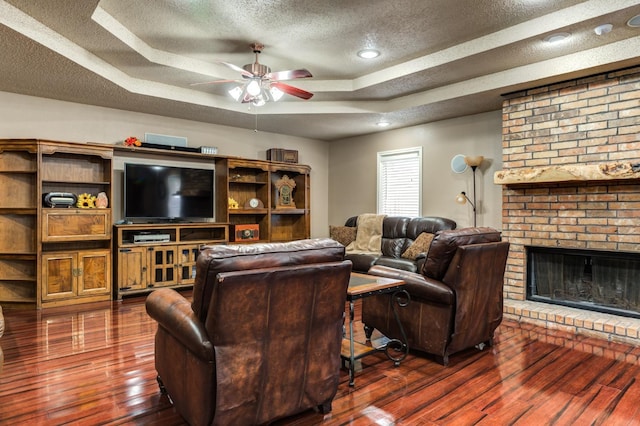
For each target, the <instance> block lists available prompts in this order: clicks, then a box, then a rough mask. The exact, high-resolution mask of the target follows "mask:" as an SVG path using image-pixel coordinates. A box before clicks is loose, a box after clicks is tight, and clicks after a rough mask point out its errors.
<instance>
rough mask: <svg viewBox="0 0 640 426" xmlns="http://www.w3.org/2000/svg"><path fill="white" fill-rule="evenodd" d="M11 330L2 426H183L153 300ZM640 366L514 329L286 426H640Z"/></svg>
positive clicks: (40, 319)
mask: <svg viewBox="0 0 640 426" xmlns="http://www.w3.org/2000/svg"><path fill="white" fill-rule="evenodd" d="M187 295H188V293H187ZM5 320H6V324H7V330H6V332H5V335H4V337H2V338H0V347H1V348H2V351H3V352H4V364H3V366H2V371H1V373H0V424H2V425H5V424H6V425H26V424H28V425H38V424H41V425H59V424H69V425H98V424H101V425H102V424H108V425H118V424H134V425H181V424H183V420H182V419H181V418H180V416H179V415H178V414H177V413H176V412H175V410H174V409H173V407H172V406H171V402H170V400H169V399H168V398H167V397H166V396H162V395H160V393H159V391H158V386H157V383H156V379H155V376H156V373H155V370H154V365H153V336H154V333H155V329H156V324H155V323H154V322H153V321H151V320H150V319H149V317H148V316H147V314H146V312H145V310H144V299H142V298H137V299H129V300H125V301H123V302H113V303H99V304H91V305H84V306H76V307H69V308H55V309H49V310H45V311H40V312H36V311H11V310H6V309H5ZM357 328H358V329H361V327H357ZM639 359H640V348H638V347H633V346H630V345H623V344H616V343H610V342H605V341H601V340H595V339H590V338H584V337H582V338H576V337H575V336H572V335H568V334H566V333H563V332H559V331H548V330H545V329H542V328H537V327H534V326H530V325H520V324H517V323H514V322H508V321H504V322H503V323H502V325H501V326H500V328H499V329H498V333H497V335H496V344H495V345H494V347H492V348H489V349H485V350H484V351H482V352H480V351H477V350H475V349H474V350H471V351H467V352H465V353H463V354H458V355H454V356H452V357H451V362H450V365H449V366H448V367H443V366H441V365H439V364H437V363H435V362H434V361H433V360H431V359H430V358H429V357H427V356H424V355H419V354H413V353H412V354H410V355H409V356H408V357H407V359H406V360H405V361H404V362H403V363H402V364H401V365H400V366H399V367H393V364H392V363H391V362H390V361H388V360H387V359H386V358H385V357H384V355H382V354H376V355H373V356H370V357H368V358H365V359H363V360H362V365H361V367H362V368H361V371H358V373H357V375H356V383H355V387H353V388H350V387H349V386H348V375H347V372H346V371H343V372H342V375H341V381H340V386H339V388H338V394H337V396H336V398H335V400H334V402H333V411H332V412H331V413H330V414H327V415H324V416H323V415H321V414H318V413H315V412H312V411H309V412H306V413H302V414H300V415H298V416H295V417H293V418H288V419H284V420H281V421H279V422H278V423H277V424H279V425H321V424H322V425H373V424H375V425H382V426H388V425H592V424H593V425H640V383H639V381H640V380H639V379H640V361H639ZM293 361H294V362H295V360H293Z"/></svg>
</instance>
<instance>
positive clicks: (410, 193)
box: [378, 147, 422, 217]
mask: <svg viewBox="0 0 640 426" xmlns="http://www.w3.org/2000/svg"><path fill="white" fill-rule="evenodd" d="M378 214H386V215H389V216H410V217H416V216H422V147H417V148H408V149H401V150H394V151H385V152H379V153H378Z"/></svg>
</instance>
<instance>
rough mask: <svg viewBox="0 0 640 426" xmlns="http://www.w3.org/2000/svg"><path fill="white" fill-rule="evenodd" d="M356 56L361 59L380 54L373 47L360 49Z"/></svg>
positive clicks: (375, 56) (371, 57)
mask: <svg viewBox="0 0 640 426" xmlns="http://www.w3.org/2000/svg"><path fill="white" fill-rule="evenodd" d="M358 56H359V57H361V58H362V59H373V58H377V57H378V56H380V51H378V50H375V49H362V50H361V51H359V52H358Z"/></svg>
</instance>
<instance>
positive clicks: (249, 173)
mask: <svg viewBox="0 0 640 426" xmlns="http://www.w3.org/2000/svg"><path fill="white" fill-rule="evenodd" d="M309 173H310V167H309V166H306V165H298V164H288V163H275V162H271V161H261V160H242V159H229V158H227V159H220V160H219V161H217V162H216V180H217V184H216V190H217V193H218V196H217V209H216V217H218V218H225V220H226V221H227V222H229V223H230V224H231V240H233V239H234V238H233V227H234V226H235V225H249V224H256V225H258V227H259V232H260V240H259V241H263V242H276V241H291V240H300V239H304V238H309V235H310V212H311V210H310V204H309V199H310V189H311V188H310V179H309ZM285 175H286V176H288V177H289V178H290V179H292V180H294V181H295V183H296V187H295V189H294V191H293V198H294V202H295V206H296V208H278V204H277V197H278V194H277V188H276V182H277V181H278V180H279V179H281V178H282V177H283V176H285ZM229 198H232V199H233V200H235V201H236V202H237V203H238V208H230V206H229V203H228V201H229ZM252 199H258V200H260V205H259V207H251V206H250V205H249V203H248V202H249V201H250V200H252ZM225 200H226V202H225ZM235 242H243V241H242V240H238V239H237V238H236V239H235ZM248 242H252V243H253V242H256V241H255V240H251V241H248Z"/></svg>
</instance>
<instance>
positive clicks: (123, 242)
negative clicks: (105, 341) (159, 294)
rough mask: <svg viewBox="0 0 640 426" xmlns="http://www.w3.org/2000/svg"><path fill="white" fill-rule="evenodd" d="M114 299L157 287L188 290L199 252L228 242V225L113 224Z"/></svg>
mask: <svg viewBox="0 0 640 426" xmlns="http://www.w3.org/2000/svg"><path fill="white" fill-rule="evenodd" d="M113 234H114V236H115V248H116V250H115V251H116V253H117V255H116V256H114V257H115V259H114V260H115V262H114V271H113V276H114V280H113V285H114V292H113V294H114V297H115V298H116V299H118V300H121V299H122V298H123V297H124V296H132V295H142V294H146V293H149V292H151V291H153V290H154V289H156V288H163V287H168V288H175V289H180V288H191V287H193V283H194V281H195V271H196V260H197V258H198V254H199V253H200V249H201V247H202V246H204V245H209V244H226V243H228V242H229V225H228V224H226V223H214V222H191V223H189V222H175V223H168V222H167V223H135V224H117V225H114V232H113Z"/></svg>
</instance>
